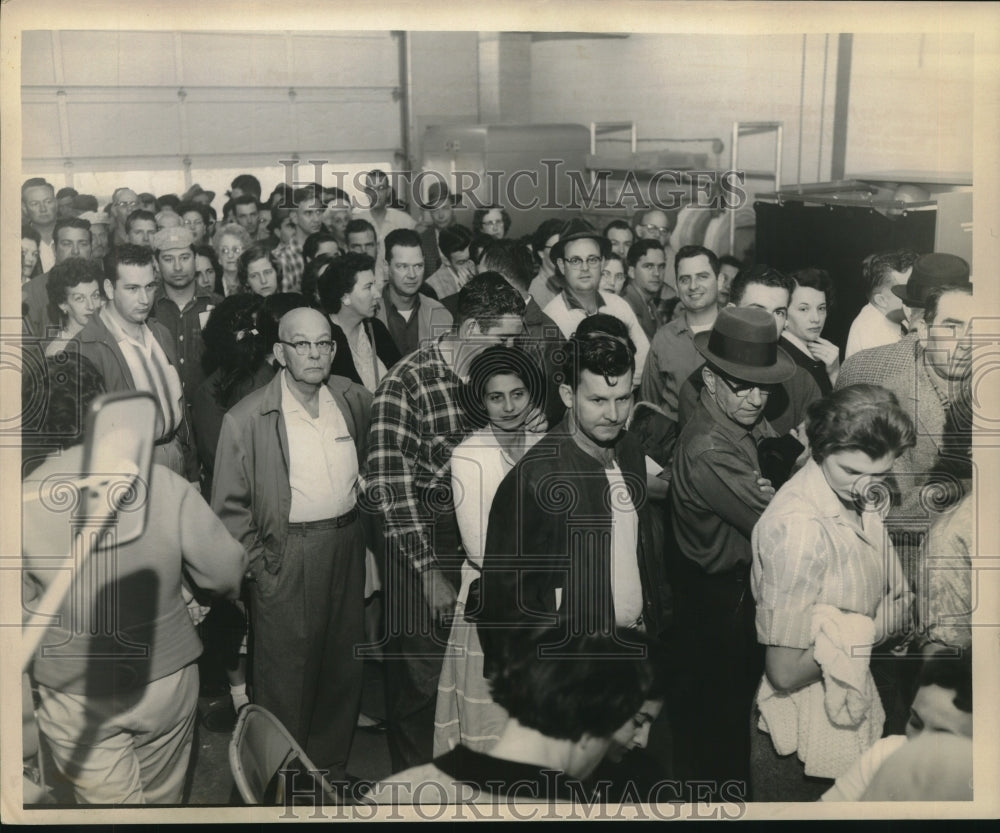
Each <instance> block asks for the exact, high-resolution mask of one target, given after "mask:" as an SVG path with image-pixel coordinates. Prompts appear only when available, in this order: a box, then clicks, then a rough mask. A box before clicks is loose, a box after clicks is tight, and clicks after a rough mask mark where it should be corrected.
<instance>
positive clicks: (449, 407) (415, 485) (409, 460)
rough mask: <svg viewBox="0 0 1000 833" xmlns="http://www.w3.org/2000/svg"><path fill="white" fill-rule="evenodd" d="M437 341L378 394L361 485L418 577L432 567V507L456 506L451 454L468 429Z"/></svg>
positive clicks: (398, 368) (405, 362)
mask: <svg viewBox="0 0 1000 833" xmlns="http://www.w3.org/2000/svg"><path fill="white" fill-rule="evenodd" d="M441 338H442V337H439V338H437V339H435V340H434V341H433V342H431V343H430V344H428V345H427V346H426V347H423V348H421V349H420V350H417V351H416V352H414V353H412V354H410V355H409V356H407V357H405V358H404V359H402V360H401V361H400V362H399V363H398V364H396V365H395V366H394V367H393V368H392V370H391V371H390V372H389V374H388V375H387V376H386V377H385V378H384V379H383V380H382V382H381V383H380V384H379V386H378V389H377V390H376V391H375V401H374V404H373V406H372V423H371V431H370V434H369V438H368V459H367V465H366V475H365V483H366V486H367V489H368V494H369V497H370V498H371V499H372V500H373V501H374V502H375V503H376V504H377V505H378V507H379V511H380V512H381V513H382V514H383V515H384V517H385V524H386V539H387V541H388V542H389V543H390V545H394V546H396V547H397V548H398V551H399V553H400V554H401V555H402V556H403V557H404V558H405V559H406V560H407V561H409V563H411V564H412V566H413V568H414V569H415V570H417V571H418V572H423V571H425V570H427V569H429V568H430V567H432V566H433V564H434V551H433V546H432V536H431V531H432V528H433V526H434V508H433V507H432V506H431V505H430V504H431V501H429V500H426V499H425V498H426V497H427V493H428V492H429V491H433V494H434V495H435V497H438V496H440V497H441V498H442V499H441V500H440V501H434V505H435V506H436V507H438V511H449V510H451V509H452V508H453V506H452V496H451V453H452V451H453V450H454V449H455V446H457V445H458V444H459V443H460V442H461V441H462V440H463V439H465V437H466V436H468V435H469V434H470V433H471V432H472V430H473V426H472V424H471V423H470V422H469V420H468V417H466V415H465V413H464V412H463V411H462V409H461V407H460V406H459V404H458V390H459V387H460V386H461V384H462V380H461V379H460V378H459V377H458V376H456V375H455V373H454V371H452V369H451V368H450V367H449V366H448V364H447V362H446V361H445V359H444V356H443V354H442V353H441V346H440V344H441Z"/></svg>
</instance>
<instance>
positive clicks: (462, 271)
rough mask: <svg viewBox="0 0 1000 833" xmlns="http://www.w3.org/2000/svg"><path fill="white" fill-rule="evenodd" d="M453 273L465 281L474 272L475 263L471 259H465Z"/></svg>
mask: <svg viewBox="0 0 1000 833" xmlns="http://www.w3.org/2000/svg"><path fill="white" fill-rule="evenodd" d="M455 274H457V275H458V278H459V280H462V281H467V280H469V279H470V278H472V277H473V276H474V275H475V274H476V264H475V263H473V262H472V261H471V260H470V261H467V262H466V263H463V264H462V265H461V266H459V267H458V269H456V270H455Z"/></svg>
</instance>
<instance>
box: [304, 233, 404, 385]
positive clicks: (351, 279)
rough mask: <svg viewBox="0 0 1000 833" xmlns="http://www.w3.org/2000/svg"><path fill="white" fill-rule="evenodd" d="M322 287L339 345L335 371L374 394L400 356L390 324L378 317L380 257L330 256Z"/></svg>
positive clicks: (322, 301)
mask: <svg viewBox="0 0 1000 833" xmlns="http://www.w3.org/2000/svg"><path fill="white" fill-rule="evenodd" d="M320 259H321V258H317V261H319V260H320ZM303 284H305V279H303ZM317 289H318V291H319V301H320V305H321V306H322V307H323V310H324V312H326V314H327V316H328V317H329V319H330V329H331V331H332V338H333V343H334V345H335V348H334V354H333V365H332V366H331V369H330V372H331V373H333V374H336V375H337V376H346V377H347V378H348V379H350V380H352V381H354V382H357V383H358V384H359V385H364V386H365V387H366V388H367V389H368V390H370V391H372V392H373V393H374V391H375V388H377V387H378V383H379V382H380V381H381V380H382V377H383V376H385V374H386V372H387V370H388V368H390V367H392V366H393V365H394V364H395V363H396V362H398V361H399V359H400V355H399V351H398V350H397V349H396V345H395V342H393V340H392V335H390V333H389V330H388V328H387V327H386V326H385V324H383V323H382V322H381V321H380V320H379V319H378V318H376V317H375V309H376V304H377V303H378V294H377V293H376V291H375V261H374V260H372V259H371V258H370V257H368V255H362V254H357V253H356V252H348V253H347V254H346V255H343V256H341V257H338V258H331V257H329V256H327V262H326V263H325V264H324V268H323V271H322V273H321V274H320V275H319V277H318V278H317Z"/></svg>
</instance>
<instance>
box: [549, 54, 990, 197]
mask: <svg viewBox="0 0 1000 833" xmlns="http://www.w3.org/2000/svg"><path fill="white" fill-rule="evenodd" d="M804 52H805V71H804V75H803V67H802V59H803V37H802V36H801V35H768V36H763V35H754V36H738V35H721V36H708V35H632V36H631V37H629V38H628V39H625V40H587V39H581V40H556V41H543V42H539V43H535V44H534V45H533V48H532V86H531V95H532V99H531V112H532V119H533V120H534V121H536V122H538V121H576V122H582V123H584V124H586V123H589V122H591V121H614V120H634V121H635V122H636V124H637V127H638V132H639V136H640V137H643V136H646V137H664V136H668V137H676V138H687V137H710V136H719V137H720V138H722V139H723V140H724V141H725V143H726V151H725V153H724V154H723V158H722V161H723V163H725V162H727V161H728V154H729V144H730V139H729V136H730V133H731V127H732V122H733V121H734V120H741V121H770V120H780V121H784V153H783V160H782V169H783V170H782V181H783V184H786V185H792V184H795V182H796V181H797V177H798V168H799V165H800V164H801V181H802V182H803V183H808V182H816V181H822V180H826V179H829V177H830V163H831V155H830V151H831V141H832V137H833V107H834V95H835V81H836V72H837V36H836V35H833V34H831V35H829V36H826V35H820V34H812V35H809V36H808V37H806V38H805V48H804ZM824 62H825V65H826V70H825V72H824ZM972 62H973V42H972V36H971V35H946V36H941V35H921V34H900V35H855V36H854V38H853V60H852V67H851V84H850V99H849V112H848V139H847V153H846V173H847V174H848V175H850V174H851V173H852V172H854V173H862V172H876V171H887V170H899V169H909V170H913V171H921V172H929V173H933V172H937V171H942V170H944V171H966V172H971V170H972V89H973V83H972V82H973V74H972V73H973V63H972ZM824 91H825V99H824ZM800 96H801V100H802V102H803V105H802V106H801V107H800ZM800 113H801V117H802V130H801V135H800V131H799V118H800ZM800 138H801V141H802V151H801V155H800V153H799V140H800ZM641 148H642V145H640V149H641ZM677 148H678V149H682V150H683V149H690V150H694V149H695V148H696V146H694V145H678V146H677ZM743 148H745V149H746V155H745V156H744V155H743V153H742V150H743ZM772 148H773V145H772V144H771V143H770V139H765V138H764V137H763V136H762V137H759V139H750V140H748V141H747V142H742V143H741V158H742V159H745V160H746V162H745V165H746V166H747V167H757V166H763V165H769V164H770V158H769V155H770V153H771V149H772ZM699 149H700V148H699ZM761 184H762V185H763V184H765V183H761Z"/></svg>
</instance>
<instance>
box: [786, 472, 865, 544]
mask: <svg viewBox="0 0 1000 833" xmlns="http://www.w3.org/2000/svg"><path fill="white" fill-rule="evenodd" d="M799 477H800V481H799V483H798V486H799V488H800V489H801V495H802V497H803V499H804V500H807V501H808V502H809V503H811V504H812V505H813V506H815V507H816V508H817V509H818V510H819V514H820V515H822V516H823V517H825V518H831V519H833V520H834V521H836V522H837V523H838V524H840V525H841V526H845V527H847V528H848V529H850V530H852V531H853V532H855V533H857V534H859V535H860V536H861V537H862V538H863V539H864V540H865V541H867V542H868V543H870V544H871V545H872V546H881V535H882V533H881V530H880V529H879V527H878V526H877V524H878V523H879V522H880V521H881V515H880V514H879V513H878V512H877V511H874V510H868V511H865V512H862V513H861V530H858V528H857V527H856V526H853V525H852V524H850V523H848V522H847V521H846V520H845V519H844V517H843V515H842V513H841V504H840V498H838V497H837V495H836V494H835V493H834V491H833V489H831V488H830V484H829V483H827V482H826V476H825V475H824V474H823V469H822V468H820V465H819V463H817V462H816V461H815V460H813V459H812V458H811V457H810V458H809V460H808V461H807V462H806V464H805V465H804V466H803V467H802V471H801V472H800V474H799Z"/></svg>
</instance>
